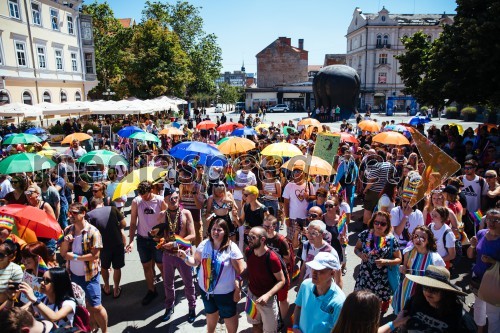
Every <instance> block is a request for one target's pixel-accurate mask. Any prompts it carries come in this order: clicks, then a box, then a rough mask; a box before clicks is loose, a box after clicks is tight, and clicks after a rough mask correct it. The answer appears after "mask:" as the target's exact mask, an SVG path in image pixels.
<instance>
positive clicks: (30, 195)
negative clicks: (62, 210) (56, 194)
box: [24, 184, 57, 221]
mask: <svg viewBox="0 0 500 333" xmlns="http://www.w3.org/2000/svg"><path fill="white" fill-rule="evenodd" d="M24 194H26V198H27V199H28V205H29V206H33V207H37V208H39V209H41V210H43V211H44V212H45V213H47V215H49V216H52V217H53V218H54V219H55V220H56V221H57V218H56V214H55V213H54V210H53V209H52V207H51V206H50V204H49V203H48V202H45V201H44V200H43V198H42V195H41V194H42V190H41V189H40V187H38V185H36V184H33V185H30V186H29V187H28V188H27V189H26V191H25V192H24Z"/></svg>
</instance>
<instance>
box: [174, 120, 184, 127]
mask: <svg viewBox="0 0 500 333" xmlns="http://www.w3.org/2000/svg"><path fill="white" fill-rule="evenodd" d="M172 126H174V127H175V128H181V126H182V125H181V124H179V123H178V122H176V121H174V122H173V123H172Z"/></svg>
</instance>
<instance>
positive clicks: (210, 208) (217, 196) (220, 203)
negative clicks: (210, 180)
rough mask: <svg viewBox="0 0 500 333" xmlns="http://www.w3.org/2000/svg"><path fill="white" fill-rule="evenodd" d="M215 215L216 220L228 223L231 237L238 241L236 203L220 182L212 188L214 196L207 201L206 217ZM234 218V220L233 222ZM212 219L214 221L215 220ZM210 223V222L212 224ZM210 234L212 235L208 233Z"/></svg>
mask: <svg viewBox="0 0 500 333" xmlns="http://www.w3.org/2000/svg"><path fill="white" fill-rule="evenodd" d="M212 213H213V214H215V217H214V219H215V218H222V219H224V220H225V221H226V222H227V225H228V228H229V237H230V238H231V240H233V241H236V230H237V227H238V208H237V206H236V203H235V202H234V199H233V195H232V194H231V192H229V191H227V190H226V185H225V184H224V182H223V181H221V180H219V181H218V182H217V183H215V184H213V186H212V195H211V196H210V197H208V199H207V210H206V217H209V216H210V215H211V214H212ZM231 217H232V220H231ZM214 219H212V221H213V220H214ZM212 221H209V222H212ZM208 234H210V233H208Z"/></svg>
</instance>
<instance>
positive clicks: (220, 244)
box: [178, 218, 246, 333]
mask: <svg viewBox="0 0 500 333" xmlns="http://www.w3.org/2000/svg"><path fill="white" fill-rule="evenodd" d="M178 255H179V257H180V258H181V259H183V260H184V262H185V263H186V264H187V265H189V266H198V265H200V264H201V268H200V270H199V271H198V284H199V287H200V291H201V298H202V300H203V304H204V305H205V313H206V316H207V331H208V332H209V333H213V332H215V328H216V325H217V322H218V319H219V318H221V319H224V323H225V324H226V329H227V331H228V333H236V332H237V330H238V313H237V304H238V301H239V300H240V298H241V281H240V280H239V279H238V278H237V277H239V275H240V274H241V273H242V272H243V271H244V270H245V268H246V264H245V261H244V259H243V254H242V253H241V251H240V249H239V248H238V245H237V244H236V243H234V242H232V241H231V240H230V239H229V226H228V222H227V221H226V220H224V219H221V218H215V220H214V221H213V222H212V228H211V230H210V233H209V236H208V239H205V240H204V241H202V242H201V243H200V245H199V246H198V247H197V248H196V252H195V254H194V256H192V257H191V256H189V255H187V254H186V252H184V251H183V250H179V254H178Z"/></svg>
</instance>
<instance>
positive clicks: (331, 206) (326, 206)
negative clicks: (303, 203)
mask: <svg viewBox="0 0 500 333" xmlns="http://www.w3.org/2000/svg"><path fill="white" fill-rule="evenodd" d="M335 206H337V205H330V204H327V205H325V208H333V207H335Z"/></svg>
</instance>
